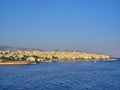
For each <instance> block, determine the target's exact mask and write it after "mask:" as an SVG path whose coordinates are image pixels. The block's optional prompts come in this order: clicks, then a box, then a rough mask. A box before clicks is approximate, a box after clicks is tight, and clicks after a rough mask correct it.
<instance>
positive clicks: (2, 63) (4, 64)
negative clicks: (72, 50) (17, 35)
mask: <svg viewBox="0 0 120 90" xmlns="http://www.w3.org/2000/svg"><path fill="white" fill-rule="evenodd" d="M115 60H117V59H107V60H67V61H66V60H57V61H55V62H104V61H115ZM53 62H54V61H42V62H29V61H5V62H0V66H23V65H32V64H38V63H53Z"/></svg>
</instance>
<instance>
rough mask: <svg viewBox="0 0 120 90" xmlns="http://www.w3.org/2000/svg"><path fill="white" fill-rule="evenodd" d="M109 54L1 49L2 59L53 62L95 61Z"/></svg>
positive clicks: (107, 57)
mask: <svg viewBox="0 0 120 90" xmlns="http://www.w3.org/2000/svg"><path fill="white" fill-rule="evenodd" d="M108 59H110V57H109V56H107V55H102V54H92V53H86V52H70V51H37V50H35V51H22V50H17V51H9V50H6V51H0V61H7V60H8V61H31V62H34V61H38V62H52V61H57V60H58V61H82V60H83V61H90V60H91V61H92V60H93V61H94V60H108Z"/></svg>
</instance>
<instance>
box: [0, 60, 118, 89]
mask: <svg viewBox="0 0 120 90" xmlns="http://www.w3.org/2000/svg"><path fill="white" fill-rule="evenodd" d="M0 90H120V60H117V61H111V62H110V61H108V62H96V63H94V62H55V63H40V64H37V65H26V66H0Z"/></svg>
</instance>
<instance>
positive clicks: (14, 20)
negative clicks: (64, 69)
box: [0, 0, 120, 56]
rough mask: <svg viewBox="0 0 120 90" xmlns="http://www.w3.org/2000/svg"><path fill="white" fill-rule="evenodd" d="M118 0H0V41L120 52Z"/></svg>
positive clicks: (26, 45)
mask: <svg viewBox="0 0 120 90" xmlns="http://www.w3.org/2000/svg"><path fill="white" fill-rule="evenodd" d="M119 34H120V0H0V45H5V46H14V47H29V48H40V49H46V50H52V49H69V50H81V51H88V52H97V53H105V54H108V55H112V56H120V40H119V39H120V35H119Z"/></svg>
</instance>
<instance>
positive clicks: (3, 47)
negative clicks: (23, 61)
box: [0, 46, 45, 51]
mask: <svg viewBox="0 0 120 90" xmlns="http://www.w3.org/2000/svg"><path fill="white" fill-rule="evenodd" d="M0 50H39V51H45V50H43V49H39V48H21V47H10V46H0Z"/></svg>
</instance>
